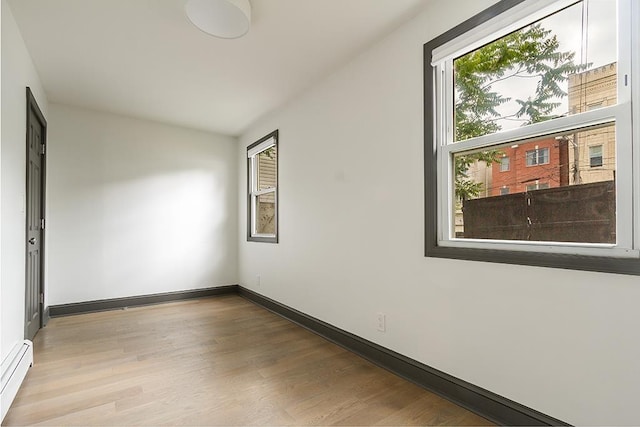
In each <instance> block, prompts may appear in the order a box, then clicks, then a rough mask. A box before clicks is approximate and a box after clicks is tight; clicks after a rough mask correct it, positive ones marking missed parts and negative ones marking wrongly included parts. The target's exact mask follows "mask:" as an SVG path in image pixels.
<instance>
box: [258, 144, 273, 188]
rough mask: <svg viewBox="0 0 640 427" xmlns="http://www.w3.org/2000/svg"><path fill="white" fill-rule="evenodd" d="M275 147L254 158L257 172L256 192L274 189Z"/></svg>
mask: <svg viewBox="0 0 640 427" xmlns="http://www.w3.org/2000/svg"><path fill="white" fill-rule="evenodd" d="M276 150H277V147H276V146H273V147H270V148H267V149H266V150H264V151H262V152H260V153H258V155H257V156H256V162H257V170H258V190H265V189H267V188H275V187H276V183H277V176H278V174H277V158H278V157H277V152H276Z"/></svg>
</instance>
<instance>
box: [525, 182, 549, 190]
mask: <svg viewBox="0 0 640 427" xmlns="http://www.w3.org/2000/svg"><path fill="white" fill-rule="evenodd" d="M545 188H549V183H548V182H535V183H534V184H527V191H534V190H544V189H545Z"/></svg>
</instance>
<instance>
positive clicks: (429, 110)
mask: <svg viewBox="0 0 640 427" xmlns="http://www.w3.org/2000/svg"><path fill="white" fill-rule="evenodd" d="M524 1H526V0H501V1H499V2H498V3H495V4H494V5H492V6H490V7H489V8H487V9H485V10H483V11H482V12H480V13H478V14H476V15H475V16H473V17H471V18H469V19H467V20H466V21H464V22H462V23H461V24H459V25H457V26H455V27H454V28H452V29H450V30H448V31H446V32H445V33H443V34H441V35H439V36H437V37H435V38H434V39H432V40H430V41H429V42H427V43H425V44H424V45H423V78H424V80H423V85H424V86H423V90H424V99H423V101H424V102H423V104H424V109H423V112H424V215H425V217H424V220H425V224H424V225H425V231H424V232H425V257H429V258H443V259H457V260H464V261H480V262H490V263H501V264H515V265H526V266H537V267H551V268H562V269H570V270H582V271H594V272H606V273H618V274H628V275H640V259H637V258H617V257H613V256H594V255H578V254H566V253H545V252H537V251H528V250H522V251H514V250H502V249H491V248H460V247H450V246H439V245H438V216H437V215H438V207H439V205H438V200H439V199H438V184H437V177H438V170H437V168H438V159H437V154H438V152H437V147H436V140H435V135H434V127H435V120H434V117H435V114H434V113H435V104H436V103H435V73H434V67H433V66H432V65H431V57H432V52H433V50H434V49H436V48H438V47H439V46H442V45H444V44H445V43H447V42H449V41H451V40H453V39H456V38H458V37H460V36H462V35H463V34H465V33H467V32H468V31H470V30H472V29H473V28H475V27H477V26H479V25H481V24H483V23H485V22H487V21H489V20H491V19H493V18H495V17H497V16H499V15H501V14H502V13H505V12H507V11H508V10H510V9H511V8H513V7H514V6H517V5H518V4H520V3H523V2H524Z"/></svg>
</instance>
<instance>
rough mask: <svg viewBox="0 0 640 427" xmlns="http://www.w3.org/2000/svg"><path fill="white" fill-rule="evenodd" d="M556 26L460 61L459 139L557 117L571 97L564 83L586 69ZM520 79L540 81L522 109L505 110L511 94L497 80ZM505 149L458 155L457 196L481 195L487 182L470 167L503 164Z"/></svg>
mask: <svg viewBox="0 0 640 427" xmlns="http://www.w3.org/2000/svg"><path fill="white" fill-rule="evenodd" d="M559 49H560V44H559V42H558V39H557V37H556V36H555V35H553V34H552V32H551V30H546V29H544V28H543V27H542V26H541V25H540V24H535V25H530V26H528V27H525V28H523V29H521V30H519V31H515V32H513V33H511V34H509V35H507V36H505V37H502V38H501V39H499V40H496V41H494V42H492V43H490V44H487V45H485V46H483V47H482V48H480V49H477V50H474V51H473V52H470V53H468V54H466V55H464V56H462V57H460V58H458V59H456V60H455V61H454V69H455V75H454V79H455V91H456V102H455V140H456V141H462V140H465V139H469V138H473V137H478V136H482V135H487V134H491V133H495V132H497V131H499V130H500V129H501V126H500V124H499V123H498V121H499V120H501V119H509V120H518V121H520V122H522V125H523V126H524V125H528V124H532V123H537V122H542V121H545V120H550V119H552V118H554V116H553V115H552V112H553V110H554V109H555V108H556V107H558V106H559V105H560V102H559V101H560V99H561V98H563V97H565V96H567V93H566V92H565V91H564V90H563V89H562V87H561V83H562V82H564V81H566V80H567V76H568V75H569V74H572V73H576V72H578V71H581V70H582V69H584V68H585V67H584V66H582V65H576V64H574V62H573V61H574V57H575V52H561V51H560V50H559ZM517 78H522V79H536V80H537V85H536V89H535V92H534V93H533V95H532V96H530V97H528V98H527V99H515V100H514V101H515V103H516V105H517V106H518V109H517V110H516V111H513V112H511V113H509V114H508V115H504V114H500V113H499V112H498V110H497V109H498V107H499V106H500V105H503V104H505V103H507V102H510V101H511V98H509V97H506V96H504V95H503V94H500V93H498V92H497V91H495V90H494V89H493V85H494V84H495V83H497V82H500V81H503V80H507V79H511V80H512V81H513V80H514V79H517ZM500 154H501V153H500V151H499V150H489V151H483V152H478V153H473V154H468V155H464V156H457V157H456V159H455V184H456V196H457V197H458V199H459V200H465V199H470V198H474V197H477V196H478V195H479V194H480V191H481V190H482V184H480V183H477V182H475V181H473V180H471V179H470V178H469V176H468V175H467V171H468V169H469V166H470V165H471V164H472V163H474V162H476V161H484V162H486V163H487V164H488V165H490V164H491V163H494V162H497V161H498V159H499V157H500Z"/></svg>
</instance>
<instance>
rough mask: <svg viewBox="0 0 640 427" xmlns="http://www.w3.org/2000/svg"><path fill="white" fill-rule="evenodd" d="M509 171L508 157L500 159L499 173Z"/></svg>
mask: <svg viewBox="0 0 640 427" xmlns="http://www.w3.org/2000/svg"><path fill="white" fill-rule="evenodd" d="M508 170H509V157H507V156H504V157H503V158H501V159H500V172H507V171H508Z"/></svg>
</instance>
